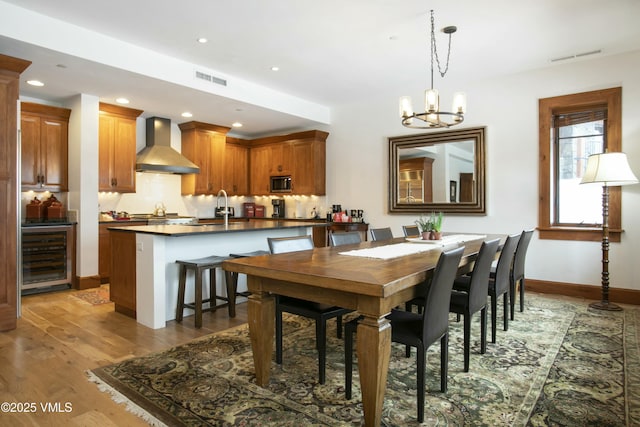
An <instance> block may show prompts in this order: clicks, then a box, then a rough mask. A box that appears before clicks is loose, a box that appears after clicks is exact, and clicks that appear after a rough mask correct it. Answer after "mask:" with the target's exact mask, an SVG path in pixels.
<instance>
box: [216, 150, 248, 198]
mask: <svg viewBox="0 0 640 427" xmlns="http://www.w3.org/2000/svg"><path fill="white" fill-rule="evenodd" d="M230 140H235V138H233V139H232V138H227V142H226V146H225V155H224V157H225V161H224V177H223V180H222V181H223V182H222V188H224V189H225V191H226V192H227V194H228V195H229V196H244V195H246V194H249V148H248V147H247V146H246V145H241V144H237V143H231V142H230Z"/></svg>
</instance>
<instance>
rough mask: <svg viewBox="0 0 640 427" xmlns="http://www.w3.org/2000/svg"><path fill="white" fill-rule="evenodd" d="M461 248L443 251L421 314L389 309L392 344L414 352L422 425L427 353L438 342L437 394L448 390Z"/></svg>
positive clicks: (349, 377)
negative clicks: (452, 310)
mask: <svg viewBox="0 0 640 427" xmlns="http://www.w3.org/2000/svg"><path fill="white" fill-rule="evenodd" d="M463 252H464V247H460V248H456V249H453V250H450V251H448V252H443V253H442V254H441V255H440V258H439V259H438V264H437V265H436V268H435V270H434V272H433V277H432V280H431V284H430V286H429V287H428V288H427V289H426V290H425V293H424V298H425V309H424V310H423V312H422V314H418V313H411V312H407V311H403V310H395V309H394V310H392V311H391V313H390V314H389V315H388V316H387V319H388V320H389V321H390V322H391V341H392V342H396V343H400V344H404V345H407V346H411V347H416V349H417V400H418V422H420V423H422V422H424V393H425V391H424V388H425V378H424V374H425V366H426V354H427V349H428V348H429V346H430V345H431V344H433V343H435V342H436V341H438V340H440V391H442V392H443V393H444V392H446V391H447V372H448V369H447V366H448V362H449V352H448V346H449V303H450V302H451V289H452V287H453V281H454V279H455V278H456V274H457V272H458V265H460V259H461V258H462V253H463ZM360 319H361V318H356V319H354V320H351V321H349V322H347V323H346V325H345V348H344V351H345V396H346V398H347V399H351V388H352V381H353V372H352V370H353V354H352V353H353V336H354V334H355V332H356V329H357V326H358V321H359V320H360Z"/></svg>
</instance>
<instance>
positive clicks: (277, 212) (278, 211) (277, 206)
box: [271, 199, 284, 218]
mask: <svg viewBox="0 0 640 427" xmlns="http://www.w3.org/2000/svg"><path fill="white" fill-rule="evenodd" d="M271 204H272V205H273V214H272V215H271V217H272V218H284V199H271Z"/></svg>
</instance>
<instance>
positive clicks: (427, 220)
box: [415, 215, 433, 240]
mask: <svg viewBox="0 0 640 427" xmlns="http://www.w3.org/2000/svg"><path fill="white" fill-rule="evenodd" d="M415 223H416V225H417V226H418V228H419V229H420V233H422V240H429V238H430V236H431V231H432V230H433V224H432V222H431V217H426V216H423V215H420V218H418V219H417V220H416V221H415Z"/></svg>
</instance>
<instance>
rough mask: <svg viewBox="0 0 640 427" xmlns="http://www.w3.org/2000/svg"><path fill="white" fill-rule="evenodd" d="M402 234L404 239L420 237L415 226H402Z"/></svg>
mask: <svg viewBox="0 0 640 427" xmlns="http://www.w3.org/2000/svg"><path fill="white" fill-rule="evenodd" d="M402 232H403V233H404V237H420V230H419V229H418V226H417V225H403V226H402Z"/></svg>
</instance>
